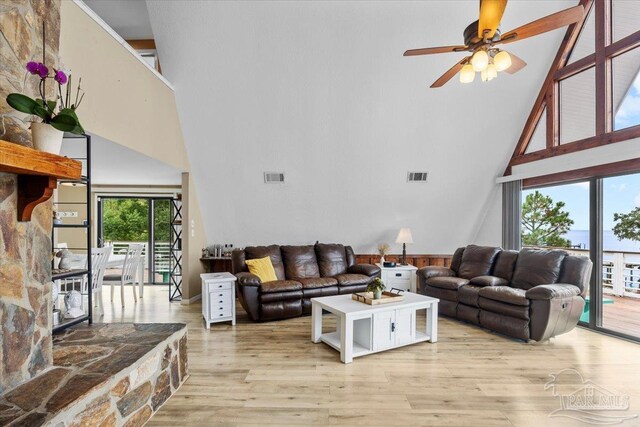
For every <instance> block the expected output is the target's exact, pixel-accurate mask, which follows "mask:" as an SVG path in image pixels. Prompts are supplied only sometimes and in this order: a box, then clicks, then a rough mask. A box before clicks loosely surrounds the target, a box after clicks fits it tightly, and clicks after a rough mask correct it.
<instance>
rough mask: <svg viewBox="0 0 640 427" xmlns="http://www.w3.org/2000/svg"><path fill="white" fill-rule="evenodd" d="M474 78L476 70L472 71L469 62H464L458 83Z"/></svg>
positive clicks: (470, 80)
mask: <svg viewBox="0 0 640 427" xmlns="http://www.w3.org/2000/svg"><path fill="white" fill-rule="evenodd" d="M475 78H476V72H475V71H473V66H472V65H471V64H466V65H465V66H463V67H462V69H461V70H460V83H471V82H473V80H474V79H475Z"/></svg>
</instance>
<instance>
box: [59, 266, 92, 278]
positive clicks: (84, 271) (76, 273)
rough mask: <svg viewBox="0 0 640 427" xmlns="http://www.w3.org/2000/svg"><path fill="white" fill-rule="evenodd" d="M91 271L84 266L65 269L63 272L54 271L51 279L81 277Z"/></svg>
mask: <svg viewBox="0 0 640 427" xmlns="http://www.w3.org/2000/svg"><path fill="white" fill-rule="evenodd" d="M87 273H89V270H87V269H84V268H76V269H72V270H69V271H65V272H63V273H53V274H51V280H62V279H69V278H71V277H80V276H84V275H85V274H87Z"/></svg>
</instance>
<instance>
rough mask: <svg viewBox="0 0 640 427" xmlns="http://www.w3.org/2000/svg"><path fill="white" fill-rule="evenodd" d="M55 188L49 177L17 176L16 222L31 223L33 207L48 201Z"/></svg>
mask: <svg viewBox="0 0 640 427" xmlns="http://www.w3.org/2000/svg"><path fill="white" fill-rule="evenodd" d="M57 186H58V180H57V179H56V178H53V177H51V176H42V175H18V221H31V214H32V213H33V210H34V209H35V207H36V206H38V205H39V204H40V203H44V202H46V201H47V200H49V199H50V198H51V196H53V190H55V189H56V187H57Z"/></svg>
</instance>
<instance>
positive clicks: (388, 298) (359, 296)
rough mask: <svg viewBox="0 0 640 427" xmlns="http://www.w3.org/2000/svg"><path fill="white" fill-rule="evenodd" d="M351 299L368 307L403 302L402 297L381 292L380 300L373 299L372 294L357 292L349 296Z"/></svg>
mask: <svg viewBox="0 0 640 427" xmlns="http://www.w3.org/2000/svg"><path fill="white" fill-rule="evenodd" d="M351 299H352V300H354V301H359V302H363V303H365V304H369V305H378V304H387V303H390V302H400V301H402V300H404V295H402V294H396V293H394V292H388V291H383V292H382V298H380V299H373V292H358V293H355V294H351Z"/></svg>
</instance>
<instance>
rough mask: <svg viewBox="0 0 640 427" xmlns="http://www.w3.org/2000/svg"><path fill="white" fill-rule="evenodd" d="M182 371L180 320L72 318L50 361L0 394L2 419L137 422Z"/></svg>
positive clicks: (131, 426) (62, 426) (63, 423)
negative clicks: (90, 321)
mask: <svg viewBox="0 0 640 427" xmlns="http://www.w3.org/2000/svg"><path fill="white" fill-rule="evenodd" d="M187 377H188V362H187V329H186V327H185V325H183V324H178V323H168V324H131V323H121V324H98V325H92V326H76V327H73V328H71V329H68V330H66V331H64V332H63V333H61V334H59V335H56V336H55V337H54V344H53V366H52V368H51V369H49V370H47V371H46V372H44V373H43V374H41V375H39V376H37V377H36V378H34V379H32V380H30V381H28V382H26V383H24V384H22V385H20V386H18V387H17V388H15V389H13V390H11V391H9V392H8V393H6V394H4V395H2V396H0V425H20V426H26V425H28V426H32V427H36V426H41V425H52V426H56V427H69V426H74V427H76V426H127V427H135V426H141V425H143V424H144V423H145V422H146V421H147V420H148V419H149V418H150V417H151V416H152V415H153V413H155V412H156V411H157V410H158V409H159V408H160V407H161V406H162V404H163V403H164V402H166V401H167V399H169V398H170V397H171V396H172V395H173V393H175V391H176V390H177V389H178V388H179V387H180V385H181V384H182V383H183V382H184V381H185V380H186V379H187Z"/></svg>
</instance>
